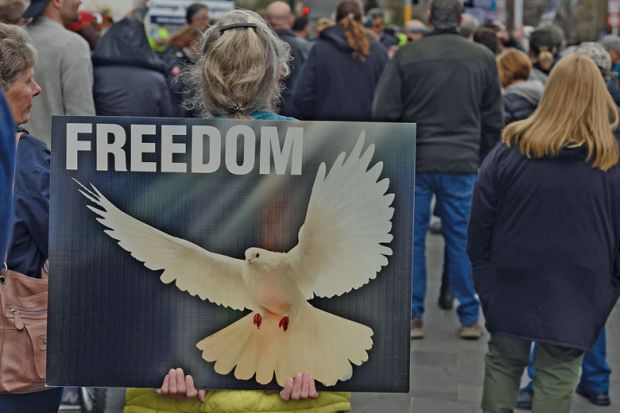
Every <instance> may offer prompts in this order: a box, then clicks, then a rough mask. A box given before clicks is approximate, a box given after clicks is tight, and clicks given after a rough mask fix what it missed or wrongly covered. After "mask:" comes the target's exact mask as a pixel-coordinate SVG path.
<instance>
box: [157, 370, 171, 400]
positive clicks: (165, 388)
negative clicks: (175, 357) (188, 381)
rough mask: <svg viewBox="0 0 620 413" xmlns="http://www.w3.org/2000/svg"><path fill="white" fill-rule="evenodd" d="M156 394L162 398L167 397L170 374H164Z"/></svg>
mask: <svg viewBox="0 0 620 413" xmlns="http://www.w3.org/2000/svg"><path fill="white" fill-rule="evenodd" d="M157 393H158V394H161V395H162V396H167V395H168V394H170V374H166V377H164V382H163V383H162V385H161V388H159V389H158V390H157Z"/></svg>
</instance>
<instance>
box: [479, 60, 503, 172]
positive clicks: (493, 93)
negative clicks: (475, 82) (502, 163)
mask: <svg viewBox="0 0 620 413" xmlns="http://www.w3.org/2000/svg"><path fill="white" fill-rule="evenodd" d="M489 59H490V60H489V61H488V62H487V64H488V73H489V78H488V80H487V85H486V87H485V90H484V92H483V95H482V105H481V108H480V114H481V136H480V161H481V162H482V161H483V160H484V158H485V157H486V155H487V154H488V153H489V151H490V150H491V149H493V147H494V146H495V144H496V143H497V142H498V141H499V139H500V137H501V134H502V128H503V127H504V116H503V110H502V107H503V103H502V93H501V89H500V85H499V75H498V74H497V66H496V64H495V60H494V59H493V57H492V56H490V57H489Z"/></svg>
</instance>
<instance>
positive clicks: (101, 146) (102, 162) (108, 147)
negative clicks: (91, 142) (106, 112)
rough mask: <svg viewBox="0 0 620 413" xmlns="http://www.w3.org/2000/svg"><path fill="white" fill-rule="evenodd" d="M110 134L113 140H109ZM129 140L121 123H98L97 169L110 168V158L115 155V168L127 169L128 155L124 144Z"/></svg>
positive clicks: (117, 169)
mask: <svg viewBox="0 0 620 413" xmlns="http://www.w3.org/2000/svg"><path fill="white" fill-rule="evenodd" d="M109 135H112V136H113V139H112V142H108V137H109ZM126 142H127V135H126V134H125V129H123V127H122V126H121V125H116V124H113V123H100V124H98V125H97V170H98V171H107V170H108V158H109V155H110V154H112V156H113V157H114V170H115V171H123V172H125V171H127V156H125V150H124V149H123V146H125V143H126Z"/></svg>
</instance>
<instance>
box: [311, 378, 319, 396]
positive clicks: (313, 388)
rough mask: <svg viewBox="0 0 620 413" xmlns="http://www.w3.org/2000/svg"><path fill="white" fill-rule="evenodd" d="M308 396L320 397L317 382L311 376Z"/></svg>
mask: <svg viewBox="0 0 620 413" xmlns="http://www.w3.org/2000/svg"><path fill="white" fill-rule="evenodd" d="M308 397H309V398H311V399H316V398H317V397H319V392H318V391H316V383H315V382H314V379H313V378H312V377H310V391H308Z"/></svg>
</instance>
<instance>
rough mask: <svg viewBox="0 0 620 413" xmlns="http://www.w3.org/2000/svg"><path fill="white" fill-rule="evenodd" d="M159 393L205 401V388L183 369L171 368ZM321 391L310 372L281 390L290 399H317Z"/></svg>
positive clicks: (281, 396)
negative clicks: (202, 388) (197, 383)
mask: <svg viewBox="0 0 620 413" xmlns="http://www.w3.org/2000/svg"><path fill="white" fill-rule="evenodd" d="M156 391H157V394H159V395H160V396H164V397H179V398H190V399H193V398H198V400H199V401H200V402H201V403H203V402H204V401H205V395H206V391H205V390H198V389H196V386H195V384H194V378H193V377H192V376H191V375H189V374H187V375H186V374H185V373H184V372H183V369H180V368H177V369H170V371H169V372H168V374H166V376H165V377H164V381H163V383H162V386H161V387H160V388H159V389H157V390H156ZM317 397H319V393H318V392H317V391H316V385H315V383H314V379H313V378H312V377H311V376H310V375H309V374H308V373H299V374H297V375H295V377H293V378H290V379H288V380H287V381H286V383H285V385H284V388H283V389H282V390H281V391H280V398H281V399H282V400H284V401H288V400H305V399H316V398H317Z"/></svg>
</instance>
